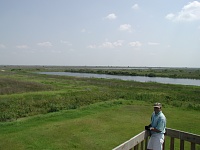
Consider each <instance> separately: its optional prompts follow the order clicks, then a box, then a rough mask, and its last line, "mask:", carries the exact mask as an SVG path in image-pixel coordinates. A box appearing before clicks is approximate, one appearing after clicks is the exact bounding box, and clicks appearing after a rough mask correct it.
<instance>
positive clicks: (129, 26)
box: [119, 24, 132, 32]
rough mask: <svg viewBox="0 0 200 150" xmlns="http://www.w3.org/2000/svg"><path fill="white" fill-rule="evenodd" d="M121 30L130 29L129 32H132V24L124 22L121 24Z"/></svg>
mask: <svg viewBox="0 0 200 150" xmlns="http://www.w3.org/2000/svg"><path fill="white" fill-rule="evenodd" d="M119 30H120V31H129V32H131V31H132V28H131V25H130V24H122V25H120V27H119Z"/></svg>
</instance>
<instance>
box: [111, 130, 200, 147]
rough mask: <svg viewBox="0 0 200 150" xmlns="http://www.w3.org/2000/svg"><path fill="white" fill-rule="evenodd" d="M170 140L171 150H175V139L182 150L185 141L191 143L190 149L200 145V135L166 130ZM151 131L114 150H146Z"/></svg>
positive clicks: (143, 132) (142, 133)
mask: <svg viewBox="0 0 200 150" xmlns="http://www.w3.org/2000/svg"><path fill="white" fill-rule="evenodd" d="M165 136H168V137H169V138H170V142H169V144H170V145H169V149H170V150H174V145H175V139H179V140H180V142H179V143H180V145H179V147H180V150H184V143H185V141H187V142H190V149H191V150H195V149H196V145H197V144H199V145H200V135H196V134H192V133H188V132H183V131H179V130H174V129H170V128H166V134H165ZM148 137H149V131H142V132H141V133H139V134H138V135H136V136H134V137H133V138H131V139H130V140H128V141H126V142H124V143H122V144H121V145H119V146H117V147H116V148H114V149H113V150H139V149H140V150H146V149H147V143H148ZM165 146H166V142H164V144H163V150H165Z"/></svg>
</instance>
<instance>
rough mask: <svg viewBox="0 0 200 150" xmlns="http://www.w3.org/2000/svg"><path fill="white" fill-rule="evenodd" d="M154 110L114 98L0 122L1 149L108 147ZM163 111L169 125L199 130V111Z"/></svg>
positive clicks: (132, 132)
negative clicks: (79, 106) (70, 108)
mask: <svg viewBox="0 0 200 150" xmlns="http://www.w3.org/2000/svg"><path fill="white" fill-rule="evenodd" d="M152 111H153V109H152V105H151V104H147V103H145V102H142V101H134V100H113V101H109V102H100V103H96V104H92V105H90V106H86V107H81V108H79V109H75V110H67V111H60V112H56V113H51V114H47V115H39V116H35V117H31V118H24V119H20V120H18V121H15V122H10V123H8V122H7V123H0V133H1V134H0V141H1V144H0V149H5V150H8V149H11V150H12V149H15V150H27V149H48V150H54V149H70V150H71V149H82V150H86V149H96V150H102V149H104V150H107V149H108V150H109V149H112V148H114V147H116V146H117V145H119V144H120V143H123V142H125V141H126V140H128V139H130V138H131V137H133V136H134V135H136V134H138V133H139V132H141V131H143V129H144V125H146V124H148V123H149V121H150V115H151V113H152ZM163 112H164V113H165V115H166V116H167V118H168V120H167V126H168V127H169V128H175V129H179V130H183V131H188V132H192V133H196V134H200V131H199V120H200V117H199V115H198V113H196V111H191V110H190V111H185V110H182V109H180V108H178V109H177V108H174V107H171V106H166V107H165V108H163ZM174 114H176V115H174ZM183 116H185V117H183ZM188 116H189V117H188ZM189 122H192V125H191V124H188V123H189ZM186 146H187V145H186Z"/></svg>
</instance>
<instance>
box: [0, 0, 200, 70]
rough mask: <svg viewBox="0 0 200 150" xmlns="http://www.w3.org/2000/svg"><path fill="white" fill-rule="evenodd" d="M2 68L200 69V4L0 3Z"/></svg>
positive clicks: (179, 0) (137, 0)
mask: <svg viewBox="0 0 200 150" xmlns="http://www.w3.org/2000/svg"><path fill="white" fill-rule="evenodd" d="M0 65H56V66H57V65H58V66H129V67H130V66H133V67H195V68H200V1H190V0H123V1H122V0H0Z"/></svg>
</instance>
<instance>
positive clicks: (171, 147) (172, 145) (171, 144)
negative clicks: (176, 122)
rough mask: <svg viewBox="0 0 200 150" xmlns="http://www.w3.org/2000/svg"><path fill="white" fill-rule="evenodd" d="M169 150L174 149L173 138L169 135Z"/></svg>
mask: <svg viewBox="0 0 200 150" xmlns="http://www.w3.org/2000/svg"><path fill="white" fill-rule="evenodd" d="M170 150H174V138H173V137H171V140H170Z"/></svg>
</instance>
